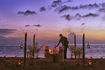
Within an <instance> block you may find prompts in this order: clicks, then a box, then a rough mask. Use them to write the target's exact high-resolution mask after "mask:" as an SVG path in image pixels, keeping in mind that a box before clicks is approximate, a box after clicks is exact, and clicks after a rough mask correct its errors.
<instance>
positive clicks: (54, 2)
mask: <svg viewBox="0 0 105 70" xmlns="http://www.w3.org/2000/svg"><path fill="white" fill-rule="evenodd" d="M61 3H62V1H61V0H56V1H53V2H52V5H51V7H57V5H60V4H61Z"/></svg>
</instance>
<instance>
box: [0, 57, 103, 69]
mask: <svg viewBox="0 0 105 70" xmlns="http://www.w3.org/2000/svg"><path fill="white" fill-rule="evenodd" d="M89 60H91V61H92V65H89V64H88V61H89ZM19 61H20V62H22V64H20V65H18V62H19ZM0 70H105V59H86V60H85V65H83V63H82V60H80V61H79V64H78V60H77V59H76V60H75V59H66V60H64V61H59V62H53V61H52V60H49V59H46V58H39V59H29V58H28V59H27V62H26V65H24V64H23V58H0Z"/></svg>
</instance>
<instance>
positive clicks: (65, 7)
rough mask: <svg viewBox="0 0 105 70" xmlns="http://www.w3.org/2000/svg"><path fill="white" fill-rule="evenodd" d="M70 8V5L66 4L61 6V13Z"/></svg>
mask: <svg viewBox="0 0 105 70" xmlns="http://www.w3.org/2000/svg"><path fill="white" fill-rule="evenodd" d="M69 9H70V7H69V6H66V5H64V6H61V8H60V9H59V13H61V12H63V11H66V10H69Z"/></svg>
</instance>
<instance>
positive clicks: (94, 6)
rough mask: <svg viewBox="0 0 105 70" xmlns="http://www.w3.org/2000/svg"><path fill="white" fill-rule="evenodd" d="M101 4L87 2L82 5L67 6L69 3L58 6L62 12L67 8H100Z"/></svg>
mask: <svg viewBox="0 0 105 70" xmlns="http://www.w3.org/2000/svg"><path fill="white" fill-rule="evenodd" d="M99 7H100V5H99V4H96V3H94V4H87V5H80V6H67V5H63V6H62V5H61V6H59V7H57V9H58V12H59V13H62V12H64V11H67V10H79V9H93V8H99Z"/></svg>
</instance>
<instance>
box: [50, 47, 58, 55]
mask: <svg viewBox="0 0 105 70" xmlns="http://www.w3.org/2000/svg"><path fill="white" fill-rule="evenodd" d="M49 53H50V54H58V53H59V49H58V48H50V49H49Z"/></svg>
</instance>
